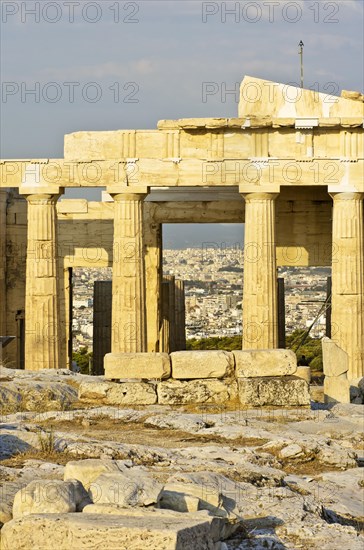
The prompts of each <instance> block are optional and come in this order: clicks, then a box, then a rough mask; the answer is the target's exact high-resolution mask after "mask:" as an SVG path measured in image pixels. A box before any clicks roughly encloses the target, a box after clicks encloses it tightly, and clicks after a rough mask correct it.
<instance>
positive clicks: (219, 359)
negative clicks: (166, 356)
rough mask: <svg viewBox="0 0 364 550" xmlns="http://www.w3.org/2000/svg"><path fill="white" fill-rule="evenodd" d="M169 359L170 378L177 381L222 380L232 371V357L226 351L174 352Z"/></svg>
mask: <svg viewBox="0 0 364 550" xmlns="http://www.w3.org/2000/svg"><path fill="white" fill-rule="evenodd" d="M170 357H171V363H172V377H173V378H175V379H178V380H193V379H197V378H224V377H225V376H229V375H230V374H231V373H232V372H233V369H234V357H233V355H232V354H231V353H229V352H227V351H219V350H217V351H214V350H213V351H210V350H206V351H175V352H173V353H171V356H170Z"/></svg>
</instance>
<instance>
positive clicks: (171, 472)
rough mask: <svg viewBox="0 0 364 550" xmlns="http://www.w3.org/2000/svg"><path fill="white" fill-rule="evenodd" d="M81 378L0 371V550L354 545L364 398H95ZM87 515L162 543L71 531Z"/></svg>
mask: <svg viewBox="0 0 364 550" xmlns="http://www.w3.org/2000/svg"><path fill="white" fill-rule="evenodd" d="M90 380H94V379H92V378H91V377H86V376H82V375H79V374H74V373H72V372H69V371H56V372H48V371H47V372H44V371H42V372H37V373H29V372H19V371H14V370H10V369H5V368H2V369H1V370H0V382H1V389H0V397H1V401H2V418H1V422H2V424H1V436H0V441H1V443H0V473H1V485H0V486H1V499H0V501H1V504H0V522H1V523H0V525H2V524H3V528H2V531H1V533H2V537H1V540H2V548H3V549H4V550H15V549H17V550H18V549H19V550H21V549H24V550H30V548H31V547H32V550H33V549H34V550H36V548H39V549H40V550H48V548H54V547H55V546H57V545H58V547H59V548H65V549H66V550H71V549H73V548H74V549H75V550H78V548H110V549H111V548H115V549H116V548H118V549H119V548H120V549H121V550H122V549H124V548H125V549H126V548H128V550H130V549H134V550H141V549H142V548H143V550H144V549H147V548H158V549H161V550H162V549H163V548H164V549H166V550H170V549H172V548H180V549H183V548H185V549H186V550H187V549H188V550H189V549H190V548H194V550H199V549H200V548H201V549H214V550H215V549H216V550H245V549H267V548H268V549H269V548H270V549H275V550H281V549H282V550H283V549H285V548H287V549H305V550H311V549H312V550H313V549H319V548H320V549H322V550H334V549H336V548H337V549H340V550H362V549H363V547H364V500H363V499H364V476H363V473H364V469H363V466H364V441H363V426H364V420H363V419H364V417H363V413H364V405H358V404H356V405H353V404H352V405H341V404H337V405H331V406H325V405H323V404H321V403H317V402H312V405H311V408H310V409H309V408H296V409H266V408H265V409H264V408H262V409H250V410H244V409H242V408H239V407H238V406H236V407H234V406H233V405H230V406H227V407H225V406H222V405H213V404H203V405H199V406H195V407H177V406H174V407H169V406H160V405H149V406H123V407H120V406H119V407H117V406H100V404H99V403H98V402H97V400H92V399H89V400H88V401H85V400H83V399H79V397H78V395H79V394H78V387H79V385H80V384H81V383H83V382H85V381H86V382H89V381H90ZM44 487H46V488H48V489H49V490H48V489H47V491H44ZM115 487H116V488H117V491H115ZM20 491H21V492H20ZM44 495H46V496H44ZM52 495H53V496H54V495H55V496H54V498H53V497H52ZM160 508H164V509H163V510H160ZM171 510H174V511H171ZM50 513H52V514H54V515H52V516H51V515H50ZM29 514H36V515H29ZM13 517H14V519H13ZM65 518H66V520H65ZM181 518H182V519H181ZM54 521H57V529H58V531H57V530H55V529H54V525H53V523H52V522H54ZM216 522H217V523H216ZM37 525H38V526H39V532H40V531H42V532H43V533H47V532H49V533H50V535H49V537H50V538H48V541H49V540H51V543H48V542H47V543H43V546H41V543H39V545H38V546H34V540H35V539H32V538H31V537H32V536H33V537H34V536H35V535H34V532H36V530H37ZM63 525H65V526H64V527H62V526H63ZM95 525H96V526H97V530H98V532H99V533H106V532H111V531H112V530H113V529H115V531H114V533H115V537H116V534H117V533H119V531H117V529H118V528H119V527H120V525H122V526H123V528H124V527H125V529H126V530H125V531H123V533H124V532H125V533H126V532H128V533H130V532H132V531H133V529H134V530H135V529H139V530H140V529H142V527H141V525H143V528H144V527H145V529H146V532H148V533H149V535H150V533H154V530H155V531H156V532H157V531H158V533H157V534H156V535H155V536H156V537H157V538H156V539H153V540H155V541H157V540H158V541H160V542H158V543H157V542H151V543H148V540H149V539H148V536H149V535H148V536H147V537H146V539H145V540H146V542H145V543H143V544H140V543H135V541H134V542H133V543H131V542H130V541H129V542H127V541H126V542H125V543H124V542H123V539H122V537H121V536H120V535H119V534H118V535H117V537H118V540H117V542H115V541H114V542H113V543H112V544H114V546H113V545H112V544H111V543H110V542H107V541H106V542H105V545H104V546H102V544H101V545H100V544H99V545H98V546H95V545H92V544H91V543H90V542H89V543H87V541H86V539H82V541H79V542H75V541H76V540H78V539H77V537H76V538H75V533H80V532H84V531H85V532H87V533H91V532H92V540H94V541H95V540H96V539H97V534H95V533H94V531H92V529H94V530H95V529H96V527H95ZM118 526H119V527H118ZM161 526H162V527H163V529H162V527H161ZM201 526H203V527H201ZM206 526H208V527H206ZM182 527H183V529H182ZM62 529H63V531H62ZM103 529H104V531H103ZM203 529H205V530H206V529H207V530H208V533H207V531H206V532H205V531H203ZM88 530H89V531H88ZM178 530H180V532H182V531H183V532H184V533H187V532H188V533H189V534H188V536H191V537H192V538H191V539H188V540H190V541H191V542H189V543H187V542H186V543H183V542H179V543H177V544H175V543H174V542H172V539H173V536H172V535H170V533H174V532H177V531H178ZM56 531H57V532H59V533H61V534H60V535H59V536H60V537H61V538H60V540H61V543H62V544H64V546H61V545H60V544H61V543H59V542H57V541H56V539H55V538H54V537H56V535H55V532H56ZM162 531H163V537H162V538H158V537H161V536H162V535H161V533H162ZM66 532H67V533H68V534H67V536H69V534H70V533H71V534H72V533H73V537H74V538H70V539H69V542H68V543H66V542H64V537H65V535H62V533H66ZM29 533H32V534H31V535H29ZM196 533H199V534H198V535H196ZM102 536H103V537H104V536H105V535H104V534H103V535H102ZM123 536H124V535H123ZM150 536H152V535H150ZM186 536H187V535H186ZM193 536H195V537H196V540H195V539H193ZM27 537H28V538H27ZM29 537H30V538H29ZM52 537H53V538H52ZM62 537H63V538H62ZM93 537H96V538H95V539H94V538H93ZM169 537H172V538H169ZM30 540H32V541H33V542H32V543H31V544H32V546H30V543H29V541H30ZM90 540H91V538H90ZM125 540H126V539H125ZM162 540H163V541H162ZM173 540H174V539H173ZM181 540H184V539H183V537H182V539H181ZM186 540H187V539H186ZM27 541H28V542H27ZM70 541H73V542H70ZM85 541H86V542H85ZM161 541H162V542H161ZM203 541H205V542H203ZM67 544H68V547H67ZM115 544H116V545H115ZM133 544H134V546H133ZM138 544H139V545H138ZM148 544H149V545H148ZM178 544H179V546H178Z"/></svg>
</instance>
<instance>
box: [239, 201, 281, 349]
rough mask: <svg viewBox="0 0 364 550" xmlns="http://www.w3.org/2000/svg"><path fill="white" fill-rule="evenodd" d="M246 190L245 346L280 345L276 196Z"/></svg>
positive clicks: (268, 347) (245, 347)
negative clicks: (247, 192)
mask: <svg viewBox="0 0 364 550" xmlns="http://www.w3.org/2000/svg"><path fill="white" fill-rule="evenodd" d="M277 196H278V194H277V193H249V194H245V195H244V198H245V244H244V292H243V349H270V348H276V347H278V305H277V266H276V230H275V199H276V197H277Z"/></svg>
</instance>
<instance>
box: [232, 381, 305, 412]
mask: <svg viewBox="0 0 364 550" xmlns="http://www.w3.org/2000/svg"><path fill="white" fill-rule="evenodd" d="M238 382H239V399H240V403H241V404H242V405H252V406H253V407H262V406H267V405H270V406H277V407H282V406H301V405H309V404H310V392H309V385H308V384H307V382H306V381H305V380H303V379H302V378H297V377H295V376H282V377H262V378H239V380H238Z"/></svg>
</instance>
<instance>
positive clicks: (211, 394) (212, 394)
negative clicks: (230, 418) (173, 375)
mask: <svg viewBox="0 0 364 550" xmlns="http://www.w3.org/2000/svg"><path fill="white" fill-rule="evenodd" d="M157 393H158V402H159V403H160V404H161V405H186V404H189V403H196V404H197V403H226V402H227V401H230V400H235V399H236V397H237V384H236V382H223V381H222V380H214V379H211V380H191V381H186V382H181V381H180V380H171V381H166V382H160V383H159V384H158V386H157Z"/></svg>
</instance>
